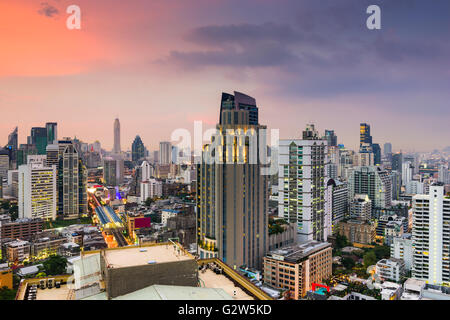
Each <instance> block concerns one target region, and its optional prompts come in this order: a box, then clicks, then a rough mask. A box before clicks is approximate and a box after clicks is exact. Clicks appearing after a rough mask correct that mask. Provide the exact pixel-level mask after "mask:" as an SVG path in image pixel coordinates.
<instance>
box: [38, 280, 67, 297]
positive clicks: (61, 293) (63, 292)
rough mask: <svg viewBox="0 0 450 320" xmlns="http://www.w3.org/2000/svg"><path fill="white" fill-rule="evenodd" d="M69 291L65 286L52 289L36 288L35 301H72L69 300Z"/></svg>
mask: <svg viewBox="0 0 450 320" xmlns="http://www.w3.org/2000/svg"><path fill="white" fill-rule="evenodd" d="M70 290H71V289H69V287H68V286H67V284H62V285H61V287H60V288H52V289H48V288H47V289H40V288H39V286H38V289H37V291H36V300H72V299H70Z"/></svg>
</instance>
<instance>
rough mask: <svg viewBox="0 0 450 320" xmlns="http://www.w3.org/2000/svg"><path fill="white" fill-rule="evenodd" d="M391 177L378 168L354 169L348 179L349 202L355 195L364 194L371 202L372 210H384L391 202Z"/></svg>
mask: <svg viewBox="0 0 450 320" xmlns="http://www.w3.org/2000/svg"><path fill="white" fill-rule="evenodd" d="M391 188H392V185H391V176H390V175H389V173H388V172H387V171H383V170H381V169H380V168H379V167H374V166H368V167H354V168H353V169H352V171H351V174H350V177H349V200H350V201H352V200H353V199H354V197H355V195H357V194H362V195H364V194H366V195H368V196H369V199H370V200H371V201H372V210H374V209H386V208H389V207H390V206H391V201H392V189H391Z"/></svg>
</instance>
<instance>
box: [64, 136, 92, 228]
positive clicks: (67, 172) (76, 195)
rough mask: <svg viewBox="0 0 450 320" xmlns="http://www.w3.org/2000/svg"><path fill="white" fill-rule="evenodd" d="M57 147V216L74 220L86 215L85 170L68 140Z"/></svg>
mask: <svg viewBox="0 0 450 320" xmlns="http://www.w3.org/2000/svg"><path fill="white" fill-rule="evenodd" d="M58 147H59V160H58V215H59V216H60V217H61V218H63V219H76V218H79V217H80V216H82V215H84V214H87V169H86V167H85V166H84V165H83V163H82V161H81V159H80V157H79V154H78V151H77V150H76V148H75V146H74V145H73V143H72V141H71V140H70V139H67V138H66V139H65V140H59V141H58Z"/></svg>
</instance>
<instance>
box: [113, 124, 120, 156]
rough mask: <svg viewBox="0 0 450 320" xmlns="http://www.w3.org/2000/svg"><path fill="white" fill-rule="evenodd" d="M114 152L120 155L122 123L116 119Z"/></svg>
mask: <svg viewBox="0 0 450 320" xmlns="http://www.w3.org/2000/svg"><path fill="white" fill-rule="evenodd" d="M113 152H114V153H115V154H120V122H119V119H117V118H116V120H114V149H113Z"/></svg>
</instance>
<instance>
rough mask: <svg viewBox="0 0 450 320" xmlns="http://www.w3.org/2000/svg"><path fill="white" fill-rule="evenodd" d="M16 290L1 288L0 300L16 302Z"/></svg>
mask: <svg viewBox="0 0 450 320" xmlns="http://www.w3.org/2000/svg"><path fill="white" fill-rule="evenodd" d="M15 298H16V290H12V289H8V287H2V288H0V300H15Z"/></svg>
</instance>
